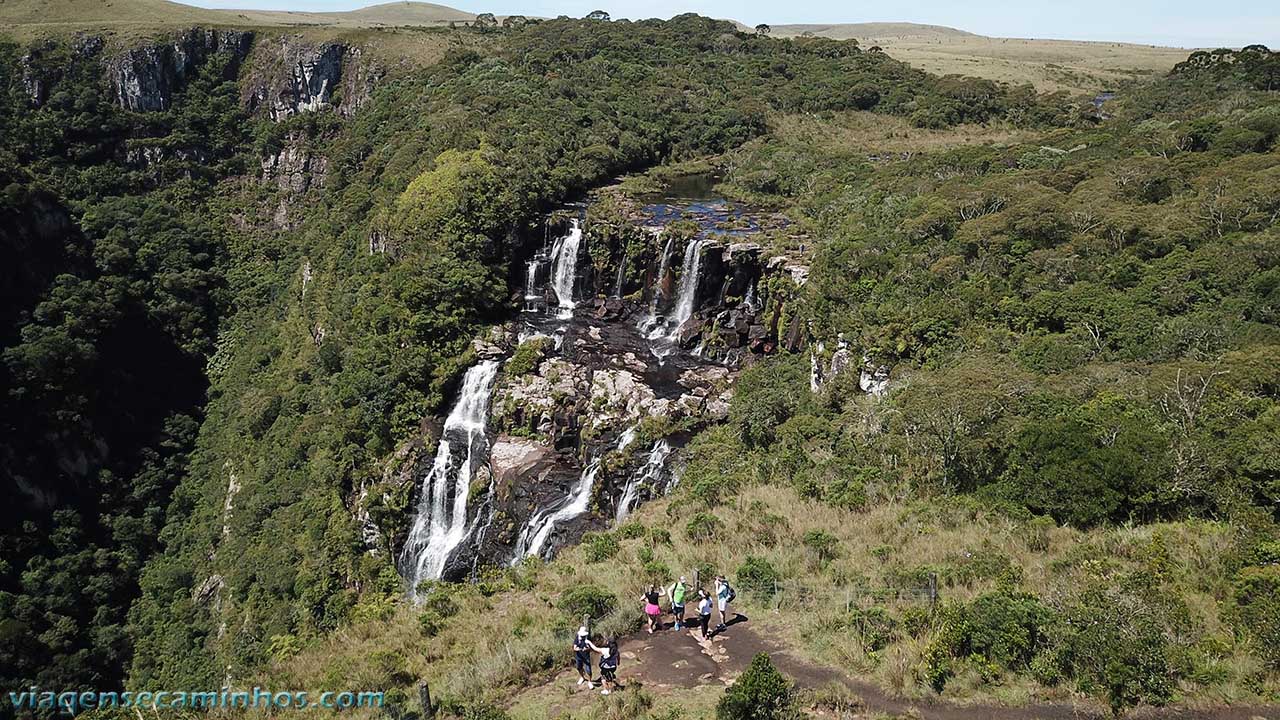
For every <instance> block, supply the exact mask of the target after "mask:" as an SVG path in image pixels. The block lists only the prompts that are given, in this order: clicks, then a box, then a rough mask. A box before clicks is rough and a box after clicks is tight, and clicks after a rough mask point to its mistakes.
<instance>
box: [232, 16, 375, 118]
mask: <svg viewBox="0 0 1280 720" xmlns="http://www.w3.org/2000/svg"><path fill="white" fill-rule="evenodd" d="M260 52H264V53H268V52H269V53H271V57H269V58H265V59H263V61H262V62H261V63H260V64H261V65H263V66H264V67H266V68H270V70H269V71H263V72H261V73H260V77H258V78H255V79H254V80H253V81H251V82H250V83H249V84H248V85H247V87H246V98H245V100H246V103H247V105H248V107H249V109H250V110H253V111H262V112H265V113H267V115H268V116H269V117H270V118H271V119H272V120H275V121H277V122H279V121H281V120H285V119H287V118H290V117H293V116H294V115H297V114H299V113H306V112H314V111H317V110H322V109H325V108H335V109H336V110H337V111H338V112H339V113H341V114H342V115H344V116H348V117H349V116H351V115H353V114H354V113H355V112H356V110H358V109H359V108H360V107H362V106H363V105H364V104H365V103H366V102H367V101H368V100H369V97H370V96H371V94H372V93H373V88H374V86H375V85H376V84H377V82H378V80H380V79H381V77H382V74H383V73H382V70H381V68H379V67H377V66H376V65H374V64H373V63H371V62H368V61H367V60H366V58H365V57H364V53H363V51H362V50H361V49H360V48H358V47H353V46H349V45H346V44H343V43H324V44H321V45H311V44H308V43H307V42H305V41H304V40H303V39H302V38H301V37H299V36H290V35H286V36H282V37H280V38H278V39H277V40H276V41H275V42H274V43H272V44H271V45H266V44H264V45H263V47H262V48H261V50H260Z"/></svg>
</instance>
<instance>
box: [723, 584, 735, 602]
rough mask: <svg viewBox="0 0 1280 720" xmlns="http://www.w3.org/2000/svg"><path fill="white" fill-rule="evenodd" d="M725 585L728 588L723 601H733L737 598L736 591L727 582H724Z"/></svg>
mask: <svg viewBox="0 0 1280 720" xmlns="http://www.w3.org/2000/svg"><path fill="white" fill-rule="evenodd" d="M725 587H727V588H729V594H728V595H725V598H724V599H725V602H733V601H734V600H736V599H737V598H738V591H737V590H734V589H733V586H732V585H730V584H729V583H725Z"/></svg>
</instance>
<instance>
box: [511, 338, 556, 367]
mask: <svg viewBox="0 0 1280 720" xmlns="http://www.w3.org/2000/svg"><path fill="white" fill-rule="evenodd" d="M550 342H551V341H550V340H549V339H548V338H543V337H536V338H531V339H529V340H525V341H524V342H522V343H520V346H519V347H517V348H516V350H515V352H513V353H511V359H510V360H508V361H507V365H506V371H507V374H508V375H511V376H512V377H519V376H521V375H528V374H529V373H530V372H532V371H533V369H534V368H535V367H537V366H538V362H539V361H540V360H542V356H543V355H544V354H546V351H547V346H548V345H549V344H550Z"/></svg>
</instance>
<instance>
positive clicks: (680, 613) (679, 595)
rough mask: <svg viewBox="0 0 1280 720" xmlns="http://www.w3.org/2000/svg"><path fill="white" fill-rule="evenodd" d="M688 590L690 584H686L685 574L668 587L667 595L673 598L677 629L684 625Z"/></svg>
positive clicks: (672, 610)
mask: <svg viewBox="0 0 1280 720" xmlns="http://www.w3.org/2000/svg"><path fill="white" fill-rule="evenodd" d="M688 592H689V586H688V585H687V584H685V580H684V576H683V575H681V576H680V579H679V580H677V581H676V582H675V583H674V584H672V586H671V587H669V588H667V595H668V596H669V597H670V598H671V614H672V615H674V616H675V619H676V630H679V629H680V628H681V626H683V625H684V597H685V595H687V594H688Z"/></svg>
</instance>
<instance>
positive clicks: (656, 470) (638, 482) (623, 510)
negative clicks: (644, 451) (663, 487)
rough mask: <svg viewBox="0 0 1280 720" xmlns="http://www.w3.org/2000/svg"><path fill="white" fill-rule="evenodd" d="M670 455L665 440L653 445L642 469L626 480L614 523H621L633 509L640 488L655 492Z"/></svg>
mask: <svg viewBox="0 0 1280 720" xmlns="http://www.w3.org/2000/svg"><path fill="white" fill-rule="evenodd" d="M670 454H671V444H670V443H668V442H667V441H666V440H658V441H657V442H655V443H654V444H653V449H652V450H650V451H649V458H648V459H647V460H645V463H644V467H642V468H640V470H639V471H638V472H637V473H636V474H634V475H632V476H631V478H630V479H629V480H627V487H626V488H625V489H624V490H623V491H622V498H621V499H619V500H618V510H617V512H616V514H615V515H614V520H615V522H622V521H623V520H625V519H626V518H627V515H630V514H631V511H632V510H633V509H635V506H636V501H637V500H638V499H639V497H640V488H641V487H643V486H648V487H650V488H653V489H654V490H655V491H656V490H657V487H658V482H659V481H660V480H661V479H662V470H663V468H665V467H666V465H667V456H668V455H670Z"/></svg>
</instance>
